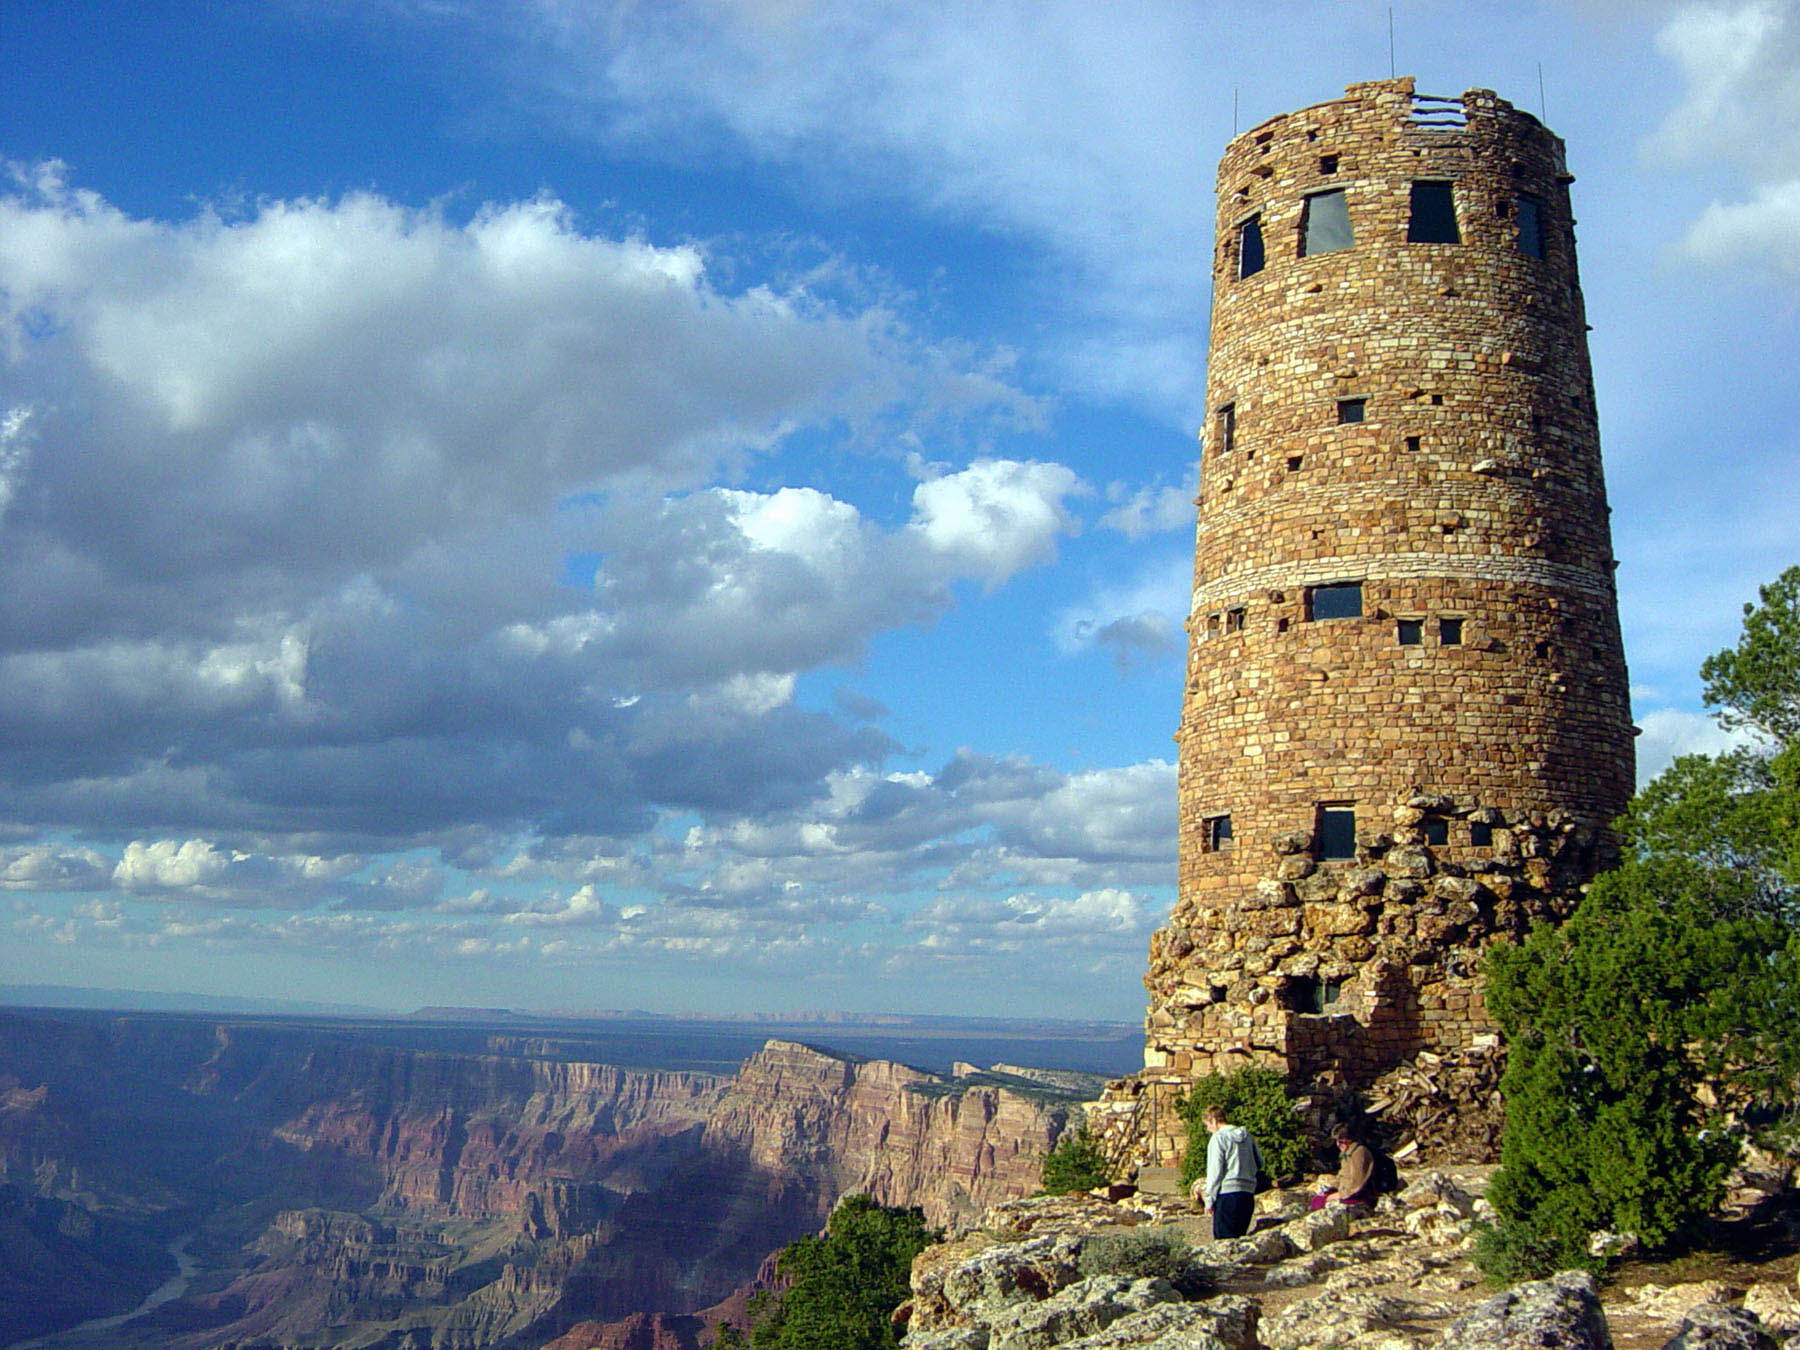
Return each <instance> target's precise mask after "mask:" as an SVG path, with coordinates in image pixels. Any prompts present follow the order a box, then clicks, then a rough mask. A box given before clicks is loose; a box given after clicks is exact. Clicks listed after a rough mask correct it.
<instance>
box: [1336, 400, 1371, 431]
mask: <svg viewBox="0 0 1800 1350" xmlns="http://www.w3.org/2000/svg"><path fill="white" fill-rule="evenodd" d="M1337 405H1338V425H1339V426H1345V425H1347V424H1348V423H1351V422H1360V421H1362V420H1363V416H1364V414H1365V413H1367V412H1368V410H1369V400H1368V399H1366V398H1340V399H1339V400H1338V401H1337Z"/></svg>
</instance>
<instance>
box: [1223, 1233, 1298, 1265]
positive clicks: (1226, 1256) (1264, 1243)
mask: <svg viewBox="0 0 1800 1350" xmlns="http://www.w3.org/2000/svg"><path fill="white" fill-rule="evenodd" d="M1293 1254H1294V1249H1293V1247H1292V1246H1291V1245H1289V1243H1288V1240H1287V1235H1286V1233H1285V1232H1284V1231H1283V1229H1281V1228H1264V1229H1262V1230H1261V1231H1259V1232H1255V1233H1249V1234H1246V1235H1245V1236H1243V1237H1240V1238H1226V1239H1224V1240H1223V1241H1220V1242H1214V1243H1212V1244H1211V1245H1209V1246H1208V1247H1207V1248H1206V1251H1205V1253H1204V1255H1205V1258H1206V1260H1207V1261H1208V1262H1217V1263H1219V1264H1221V1265H1230V1266H1267V1265H1272V1264H1273V1263H1274V1262H1276V1261H1285V1260H1287V1258H1288V1257H1290V1256H1292V1255H1293Z"/></svg>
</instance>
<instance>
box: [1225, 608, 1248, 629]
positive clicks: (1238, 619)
mask: <svg viewBox="0 0 1800 1350" xmlns="http://www.w3.org/2000/svg"><path fill="white" fill-rule="evenodd" d="M1225 631H1226V632H1227V633H1241V632H1243V631H1244V609H1243V607H1242V606H1239V607H1238V608H1237V609H1228V610H1226V611H1225Z"/></svg>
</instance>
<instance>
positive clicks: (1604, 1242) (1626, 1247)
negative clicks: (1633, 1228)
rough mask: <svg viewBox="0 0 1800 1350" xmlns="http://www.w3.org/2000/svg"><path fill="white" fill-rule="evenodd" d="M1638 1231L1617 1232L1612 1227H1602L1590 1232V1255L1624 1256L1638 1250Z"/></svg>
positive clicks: (1588, 1247)
mask: <svg viewBox="0 0 1800 1350" xmlns="http://www.w3.org/2000/svg"><path fill="white" fill-rule="evenodd" d="M1637 1245H1638V1236H1637V1234H1636V1233H1615V1232H1613V1231H1612V1230H1611V1229H1608V1228H1602V1229H1599V1230H1598V1231H1596V1232H1593V1233H1589V1234H1588V1245H1587V1250H1588V1255H1589V1256H1604V1257H1614V1256H1624V1255H1626V1254H1627V1253H1630V1252H1634V1251H1636V1250H1637Z"/></svg>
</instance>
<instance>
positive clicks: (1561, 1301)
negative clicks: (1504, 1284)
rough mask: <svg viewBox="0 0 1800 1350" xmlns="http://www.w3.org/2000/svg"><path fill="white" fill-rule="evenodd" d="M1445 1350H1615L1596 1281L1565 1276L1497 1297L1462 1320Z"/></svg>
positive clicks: (1450, 1331)
mask: <svg viewBox="0 0 1800 1350" xmlns="http://www.w3.org/2000/svg"><path fill="white" fill-rule="evenodd" d="M1439 1345H1440V1346H1441V1347H1442V1350H1612V1334H1611V1333H1610V1332H1609V1331H1608V1330H1607V1329H1606V1316H1605V1314H1604V1313H1602V1312H1601V1311H1600V1296H1599V1294H1598V1292H1597V1291H1596V1289H1595V1287H1594V1277H1593V1276H1592V1275H1589V1274H1587V1273H1586V1272H1585V1271H1574V1270H1565V1271H1564V1272H1563V1273H1562V1274H1560V1275H1557V1276H1555V1277H1553V1278H1551V1279H1548V1280H1534V1281H1532V1282H1531V1283H1529V1284H1522V1285H1519V1286H1518V1287H1517V1288H1514V1289H1508V1290H1506V1291H1505V1292H1503V1293H1500V1294H1496V1295H1495V1296H1494V1297H1493V1298H1490V1299H1489V1300H1488V1301H1487V1302H1486V1303H1483V1304H1482V1305H1481V1306H1480V1307H1478V1308H1476V1309H1474V1310H1473V1311H1472V1312H1469V1313H1466V1314H1464V1315H1463V1316H1462V1317H1459V1318H1457V1319H1456V1321H1454V1322H1452V1323H1451V1324H1450V1325H1449V1326H1448V1327H1447V1328H1445V1330H1444V1334H1443V1338H1442V1339H1441V1340H1440V1341H1439Z"/></svg>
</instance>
